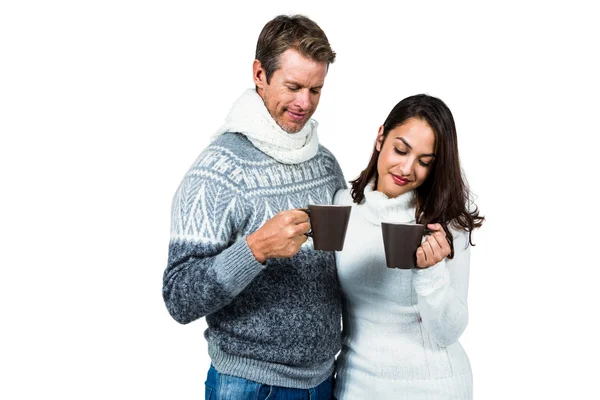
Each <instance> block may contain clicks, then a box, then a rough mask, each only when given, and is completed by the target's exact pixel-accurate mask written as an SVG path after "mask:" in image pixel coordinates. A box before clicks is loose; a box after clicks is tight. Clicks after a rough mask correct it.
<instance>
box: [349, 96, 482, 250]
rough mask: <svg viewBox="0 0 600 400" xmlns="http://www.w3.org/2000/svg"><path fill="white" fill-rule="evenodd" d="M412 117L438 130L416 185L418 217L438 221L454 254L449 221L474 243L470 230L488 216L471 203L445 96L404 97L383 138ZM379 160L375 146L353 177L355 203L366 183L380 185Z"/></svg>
mask: <svg viewBox="0 0 600 400" xmlns="http://www.w3.org/2000/svg"><path fill="white" fill-rule="evenodd" d="M410 118H418V119H420V120H423V121H425V122H427V124H428V125H429V126H430V127H431V129H432V130H433V132H434V134H435V158H434V161H433V163H432V165H431V166H430V172H429V175H428V176H427V179H425V182H423V184H422V185H421V186H419V187H418V188H417V189H415V192H416V215H415V219H416V221H417V223H420V224H433V223H439V224H441V225H442V226H443V227H444V231H445V232H446V236H447V237H448V239H449V241H450V248H451V253H450V255H449V257H448V258H452V257H454V244H453V240H452V235H451V234H450V231H449V230H448V224H452V226H453V227H455V228H457V229H461V230H464V231H466V232H469V243H470V244H471V245H473V242H472V240H471V233H472V231H473V229H476V228H479V227H480V226H481V224H482V223H483V220H484V219H485V218H484V217H483V216H480V215H479V210H478V208H477V207H476V206H475V205H474V204H473V203H471V195H470V191H469V187H468V185H467V183H466V179H465V178H464V176H463V174H462V170H461V168H460V162H459V157H458V142H457V138H456V126H455V124H454V118H453V117H452V113H451V112H450V109H449V108H448V106H446V104H445V103H444V102H443V101H442V100H440V99H438V98H436V97H432V96H428V95H425V94H418V95H416V96H411V97H407V98H405V99H404V100H402V101H401V102H400V103H398V104H396V106H395V107H394V108H393V109H392V111H391V112H390V115H388V117H387V119H386V120H385V122H384V123H383V141H385V140H386V138H387V136H388V134H389V133H390V131H392V130H393V129H395V128H397V127H398V126H400V125H402V124H403V123H405V122H406V121H407V120H408V119H410ZM378 160H379V152H378V151H377V148H374V149H373V154H372V155H371V160H370V161H369V165H368V166H367V168H366V169H364V170H363V171H362V172H361V173H360V175H359V176H358V178H356V179H355V180H353V181H350V183H351V184H352V189H351V191H350V193H351V195H352V199H353V200H354V202H355V203H357V204H360V203H362V202H363V201H364V198H365V187H366V186H367V185H368V184H369V182H371V181H372V180H374V181H375V188H377V179H378V178H379V177H378V175H377V161H378ZM469 208H471V210H469Z"/></svg>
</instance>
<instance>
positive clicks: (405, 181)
mask: <svg viewBox="0 0 600 400" xmlns="http://www.w3.org/2000/svg"><path fill="white" fill-rule="evenodd" d="M392 179H393V180H394V183H395V184H396V185H400V186H404V185H406V184H408V183H410V181H409V180H408V179H406V178H402V177H401V176H398V175H394V174H392Z"/></svg>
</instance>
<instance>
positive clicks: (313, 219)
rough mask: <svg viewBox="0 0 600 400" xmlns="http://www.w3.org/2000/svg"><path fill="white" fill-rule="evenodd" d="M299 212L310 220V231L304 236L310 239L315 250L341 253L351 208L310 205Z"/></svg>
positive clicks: (331, 205)
mask: <svg viewBox="0 0 600 400" xmlns="http://www.w3.org/2000/svg"><path fill="white" fill-rule="evenodd" d="M301 210H302V211H304V212H306V213H307V214H308V217H309V218H310V225H311V229H310V231H309V232H307V233H306V235H307V236H309V237H312V239H313V244H314V246H315V250H327V251H336V250H337V251H341V250H342V249H343V248H344V239H345V238H346V230H347V229H348V221H349V220H350V212H351V211H352V206H341V205H333V204H310V205H309V206H308V207H307V208H301Z"/></svg>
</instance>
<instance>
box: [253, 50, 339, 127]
mask: <svg viewBox="0 0 600 400" xmlns="http://www.w3.org/2000/svg"><path fill="white" fill-rule="evenodd" d="M253 73H254V83H255V84H256V87H257V92H258V94H259V96H260V97H262V99H263V101H264V103H265V106H266V107H267V110H269V113H270V114H271V116H272V117H273V119H274V120H275V122H277V125H279V126H280V127H281V129H283V130H284V131H286V132H288V133H297V132H299V131H300V130H301V129H302V128H303V127H304V125H305V124H306V122H308V120H309V119H310V117H311V116H312V115H313V113H314V112H315V110H316V109H317V105H318V104H319V99H320V97H321V89H322V88H323V83H324V82H325V76H326V75H327V64H326V63H324V62H317V61H314V60H312V59H310V58H307V57H304V56H303V55H301V54H300V53H299V52H297V51H296V50H292V49H288V50H286V51H285V52H284V53H283V54H281V56H280V58H279V69H277V70H276V71H275V72H274V73H273V75H272V76H271V81H270V83H267V75H266V73H265V70H264V69H263V68H262V66H261V64H260V61H258V60H255V61H254V66H253Z"/></svg>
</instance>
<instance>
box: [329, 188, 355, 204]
mask: <svg viewBox="0 0 600 400" xmlns="http://www.w3.org/2000/svg"><path fill="white" fill-rule="evenodd" d="M333 204H337V205H343V206H349V205H352V196H351V195H350V189H340V190H338V191H337V192H335V195H334V196H333Z"/></svg>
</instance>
